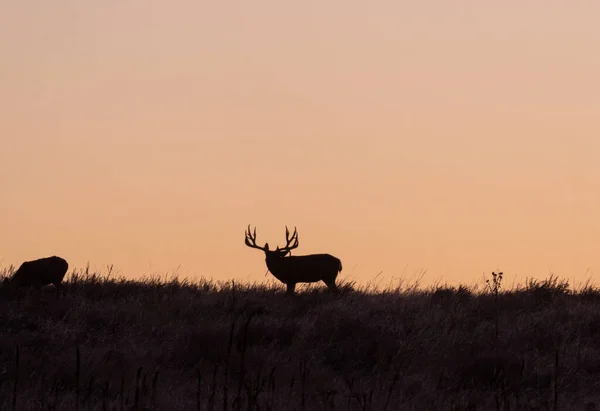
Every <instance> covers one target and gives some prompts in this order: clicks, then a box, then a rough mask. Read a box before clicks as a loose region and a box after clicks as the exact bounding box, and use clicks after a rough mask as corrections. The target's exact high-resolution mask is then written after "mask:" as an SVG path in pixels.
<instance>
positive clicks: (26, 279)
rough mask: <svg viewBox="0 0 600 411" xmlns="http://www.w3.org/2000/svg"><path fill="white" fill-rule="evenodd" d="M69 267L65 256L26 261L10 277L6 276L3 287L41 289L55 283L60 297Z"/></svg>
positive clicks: (12, 289) (57, 294)
mask: <svg viewBox="0 0 600 411" xmlns="http://www.w3.org/2000/svg"><path fill="white" fill-rule="evenodd" d="M68 269H69V264H68V263H67V261H66V260H65V259H64V258H61V257H57V256H52V257H46V258H40V259H38V260H34V261H26V262H24V263H23V264H21V266H20V267H19V269H18V270H17V271H15V273H14V274H13V275H12V277H11V278H10V279H8V278H5V279H4V283H3V287H2V288H3V289H7V288H8V289H10V290H11V291H14V290H17V289H19V288H22V287H34V288H36V289H40V288H41V287H42V286H44V285H49V284H54V287H56V296H57V298H58V296H59V293H60V291H61V290H62V289H63V285H62V280H63V278H64V277H65V274H66V273H67V270H68Z"/></svg>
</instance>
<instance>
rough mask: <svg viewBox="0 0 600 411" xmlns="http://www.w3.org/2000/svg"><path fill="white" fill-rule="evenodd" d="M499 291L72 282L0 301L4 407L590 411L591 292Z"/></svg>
mask: <svg viewBox="0 0 600 411" xmlns="http://www.w3.org/2000/svg"><path fill="white" fill-rule="evenodd" d="M500 281H501V279H499V278H497V277H494V278H490V282H489V284H486V285H485V287H484V288H483V289H482V290H480V291H477V290H473V289H469V288H467V287H450V286H436V287H432V288H429V289H419V288H418V287H398V288H396V289H387V290H384V291H377V292H372V291H369V290H368V289H360V288H358V287H355V286H354V285H353V284H341V288H342V292H341V293H340V294H339V295H332V294H330V293H329V292H327V291H326V290H325V288H324V287H322V286H320V285H319V286H316V287H308V288H305V289H304V290H303V291H301V292H299V293H298V294H297V295H296V296H293V297H292V296H287V295H285V294H284V291H285V287H282V286H281V285H278V284H273V285H268V284H267V285H257V284H236V283H231V282H229V283H225V282H223V283H218V282H211V281H206V280H199V281H196V282H191V281H185V280H178V279H172V280H159V279H153V278H146V279H143V280H139V281H132V280H126V279H120V278H111V277H110V276H103V275H100V274H97V273H96V274H95V273H90V272H85V271H80V272H74V273H72V274H71V275H70V276H69V278H68V280H67V283H66V286H67V289H68V291H67V295H66V297H63V298H61V299H60V300H58V301H57V300H56V299H55V297H54V290H53V289H52V287H48V288H47V289H45V290H44V292H43V293H42V296H41V298H40V299H39V300H36V299H35V298H34V296H33V295H27V296H23V297H21V298H19V299H17V298H14V299H6V298H4V299H2V300H1V301H0V408H1V409H6V410H11V409H12V407H13V401H16V409H19V410H30V409H31V410H33V409H35V410H40V409H43V410H64V409H73V410H75V409H77V407H76V404H79V405H80V408H79V409H82V410H84V409H85V410H113V409H115V410H121V409H128V410H131V409H139V410H196V409H202V410H211V409H217V410H238V409H243V410H247V409H253V410H254V409H261V410H264V409H267V410H268V409H271V410H303V409H306V410H322V409H336V410H337V409H339V410H404V409H406V410H411V409H436V410H437V409H440V410H441V409H454V410H466V409H470V410H475V409H529V410H538V409H539V410H542V409H561V410H569V409H596V408H595V407H596V404H598V403H599V402H600V394H598V393H599V392H600V390H598V382H597V381H599V377H600V338H598V335H599V334H598V333H599V331H600V290H598V289H597V288H596V287H595V286H592V285H587V286H585V287H583V288H581V289H580V290H576V291H575V290H572V289H571V288H570V287H569V285H568V284H567V283H566V282H564V281H561V280H558V279H557V278H550V279H548V280H546V281H533V280H531V281H529V282H528V283H527V284H526V285H524V286H520V287H515V288H514V289H511V290H504V289H503V288H502V284H501V282H500ZM586 407H587V408H586Z"/></svg>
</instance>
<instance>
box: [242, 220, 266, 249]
mask: <svg viewBox="0 0 600 411" xmlns="http://www.w3.org/2000/svg"><path fill="white" fill-rule="evenodd" d="M245 234H246V239H245V243H246V245H247V246H248V247H251V248H258V249H259V250H263V251H265V249H267V245H266V244H265V247H261V246H258V245H256V227H254V233H252V232H251V231H250V224H248V230H247V231H246V233H245Z"/></svg>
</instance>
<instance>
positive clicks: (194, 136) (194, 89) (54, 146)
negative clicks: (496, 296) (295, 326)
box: [0, 0, 600, 284]
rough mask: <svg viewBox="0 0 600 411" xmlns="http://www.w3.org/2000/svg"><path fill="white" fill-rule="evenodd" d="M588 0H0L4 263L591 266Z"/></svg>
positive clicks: (595, 268)
mask: <svg viewBox="0 0 600 411" xmlns="http://www.w3.org/2000/svg"><path fill="white" fill-rule="evenodd" d="M599 19H600V2H598V1H597V0H581V1H578V2H564V1H559V0H545V1H541V0H536V1H527V2H523V1H517V0H509V1H503V2H478V1H474V0H471V1H456V2H448V1H444V0H425V1H419V2H402V1H372V2H364V1H348V0H344V1H342V0H328V1H322V0H321V1H316V0H311V1H303V2H282V1H276V0H268V1H253V2H239V1H237V2H207V1H192V0H182V1H176V2H165V1H158V0H144V1H142V0H125V1H123V0H119V1H116V0H106V1H95V2H81V1H76V0H55V1H52V2H48V1H42V0H29V1H13V2H8V1H7V2H3V3H2V4H0V52H1V55H2V60H1V63H0V90H1V92H0V113H1V116H0V196H1V198H0V233H1V234H0V264H1V265H8V264H19V263H20V262H22V261H24V260H30V259H34V258H38V257H42V256H46V255H52V254H57V255H61V256H63V257H65V258H67V259H68V260H69V262H70V263H71V265H72V266H76V267H83V266H84V265H85V264H86V262H88V261H89V262H90V263H91V265H92V266H93V267H98V268H102V267H104V266H105V265H107V264H114V266H115V267H117V268H118V269H119V270H120V272H121V273H122V274H124V275H127V276H130V277H134V276H137V275H141V274H149V273H163V274H165V273H166V274H170V273H173V272H175V271H176V272H178V273H179V274H180V275H183V276H195V275H203V276H207V277H213V278H215V279H220V280H224V279H228V278H235V279H243V280H249V281H264V280H265V277H264V274H265V270H266V266H265V263H264V255H262V254H261V253H260V252H259V251H257V250H251V249H249V248H247V247H245V246H244V243H243V231H244V229H245V227H246V226H247V224H249V223H250V224H253V225H256V226H257V227H258V241H259V242H260V243H263V242H265V241H269V243H270V244H276V243H277V242H279V243H282V242H283V239H284V225H285V224H287V225H289V226H294V225H296V226H297V227H298V231H299V233H300V247H299V249H298V250H297V252H295V253H294V254H295V255H299V254H304V253H314V252H329V253H332V254H334V255H336V256H338V257H339V258H340V259H341V260H342V262H343V264H344V271H343V272H342V275H341V276H342V277H341V278H346V279H349V280H354V281H358V282H359V283H366V282H368V281H369V280H372V279H373V278H374V277H375V276H376V275H377V273H379V272H381V271H383V273H382V275H381V276H380V277H378V281H383V282H384V283H386V284H387V282H389V281H391V280H392V279H393V278H398V277H404V278H406V279H407V280H409V281H410V280H411V279H415V278H417V277H418V275H419V273H421V272H422V271H425V270H426V274H425V276H424V278H423V283H431V282H432V281H435V280H440V279H441V280H442V281H448V282H451V283H456V282H464V283H473V282H477V281H480V279H481V276H482V274H483V273H487V274H489V273H490V272H491V271H492V270H498V269H499V270H502V271H504V272H505V273H506V275H507V278H510V279H511V281H513V279H514V280H515V281H517V282H522V281H524V279H525V277H538V278H546V277H547V276H548V275H549V273H555V274H558V275H560V276H563V277H567V278H570V279H573V280H574V281H582V280H584V279H587V278H592V279H594V278H595V277H596V276H597V275H598V274H600V252H599V251H598V250H599V248H598V241H599V240H598V239H599V238H600V76H599V73H600V53H598V50H599V47H600V25H598V21H599Z"/></svg>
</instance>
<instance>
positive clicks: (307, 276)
mask: <svg viewBox="0 0 600 411" xmlns="http://www.w3.org/2000/svg"><path fill="white" fill-rule="evenodd" d="M285 232H286V241H287V245H286V246H285V247H283V248H279V247H277V248H276V249H275V250H272V251H271V250H269V244H268V243H265V246H264V247H260V246H257V245H256V229H255V230H254V234H253V235H252V233H250V227H248V232H247V233H246V245H247V246H248V247H251V248H257V249H259V250H263V251H264V252H265V255H266V259H265V261H266V263H267V268H268V269H269V271H270V272H271V274H273V276H274V277H275V278H277V279H278V280H279V281H281V282H282V283H284V284H286V285H287V292H288V293H289V294H293V293H294V289H295V287H296V284H297V283H315V282H318V281H323V282H324V283H325V284H326V285H327V287H328V288H329V290H331V291H333V292H337V291H338V288H337V286H336V284H335V280H336V278H337V276H338V273H339V272H340V271H342V262H341V261H340V259H339V258H337V257H334V256H332V255H330V254H309V255H299V256H288V255H287V254H288V253H290V251H291V250H293V249H294V248H296V247H298V232H297V231H296V230H294V233H293V234H292V237H291V238H290V237H289V230H288V228H287V227H286V228H285Z"/></svg>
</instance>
